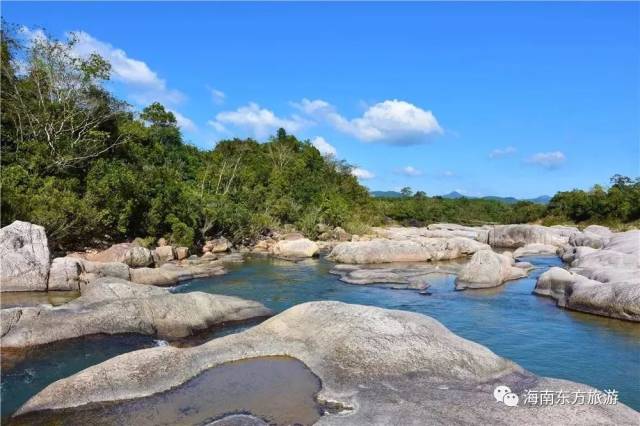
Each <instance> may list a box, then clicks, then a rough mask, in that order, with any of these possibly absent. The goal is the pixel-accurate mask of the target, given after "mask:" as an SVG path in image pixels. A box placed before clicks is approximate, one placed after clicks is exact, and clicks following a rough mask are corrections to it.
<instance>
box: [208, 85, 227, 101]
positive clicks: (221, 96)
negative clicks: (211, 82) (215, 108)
mask: <svg viewBox="0 0 640 426" xmlns="http://www.w3.org/2000/svg"><path fill="white" fill-rule="evenodd" d="M207 89H209V93H210V94H211V100H212V101H213V103H214V104H217V105H221V104H223V103H224V101H225V99H226V98H227V95H226V94H225V93H224V92H223V91H222V90H218V89H214V88H213V87H207Z"/></svg>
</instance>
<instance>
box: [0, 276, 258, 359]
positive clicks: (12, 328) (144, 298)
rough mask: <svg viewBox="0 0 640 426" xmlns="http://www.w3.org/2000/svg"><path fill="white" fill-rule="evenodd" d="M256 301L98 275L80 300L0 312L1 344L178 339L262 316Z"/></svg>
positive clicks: (12, 346) (16, 346)
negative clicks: (100, 337) (116, 337)
mask: <svg viewBox="0 0 640 426" xmlns="http://www.w3.org/2000/svg"><path fill="white" fill-rule="evenodd" d="M269 314H270V311H269V310H268V309H267V308H265V307H264V306H263V305H262V304H261V303H258V302H253V301H249V300H243V299H240V298H237V297H231V296H220V295H212V294H207V293H201V292H194V293H187V294H172V293H169V292H168V291H167V290H164V289H160V288H157V287H150V286H141V285H138V284H134V283H131V282H127V281H124V280H118V279H114V278H100V279H97V280H94V281H92V282H91V283H89V284H88V285H86V286H85V287H83V289H82V294H81V296H80V297H79V298H77V299H75V300H73V301H71V302H69V303H66V304H64V305H60V306H58V307H51V306H50V305H40V306H37V307H29V308H10V309H2V310H1V311H0V315H1V319H2V337H1V338H0V343H1V344H2V347H3V348H27V347H32V346H37V345H43V344H46V343H51V342H56V341H60V340H66V339H72V338H76V337H80V336H87V335H94V334H121V333H138V334H146V335H152V336H157V337H159V338H163V339H167V338H179V337H185V336H188V335H190V334H192V333H194V332H195V331H198V330H203V329H206V328H209V327H211V326H212V325H215V324H219V323H222V322H226V321H238V320H246V319H249V318H254V317H264V316H267V315H269Z"/></svg>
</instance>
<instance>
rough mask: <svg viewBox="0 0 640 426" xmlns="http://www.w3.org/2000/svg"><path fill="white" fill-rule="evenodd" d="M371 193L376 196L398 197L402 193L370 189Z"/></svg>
mask: <svg viewBox="0 0 640 426" xmlns="http://www.w3.org/2000/svg"><path fill="white" fill-rule="evenodd" d="M371 195H373V196H374V197H376V198H400V197H402V194H400V193H399V192H398V191H371Z"/></svg>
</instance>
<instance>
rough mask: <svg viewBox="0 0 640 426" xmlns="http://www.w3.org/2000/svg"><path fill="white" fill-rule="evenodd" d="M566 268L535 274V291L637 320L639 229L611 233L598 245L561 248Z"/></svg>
mask: <svg viewBox="0 0 640 426" xmlns="http://www.w3.org/2000/svg"><path fill="white" fill-rule="evenodd" d="M562 258H563V260H565V261H568V262H570V270H569V271H566V270H563V269H561V268H551V269H550V270H549V271H547V272H545V273H544V274H542V275H541V276H540V277H539V278H538V282H537V283H536V288H535V289H534V293H535V294H539V295H543V296H549V297H553V298H554V299H556V301H557V303H558V306H560V307H565V308H567V309H572V310H576V311H581V312H587V313H591V314H596V315H602V316H607V317H611V318H618V319H623V320H628V321H637V322H640V231H628V232H620V233H614V234H611V235H610V236H609V237H608V240H607V243H606V244H605V245H604V247H603V248H602V249H599V250H597V249H594V248H592V247H575V248H573V249H565V250H564V251H563V252H562Z"/></svg>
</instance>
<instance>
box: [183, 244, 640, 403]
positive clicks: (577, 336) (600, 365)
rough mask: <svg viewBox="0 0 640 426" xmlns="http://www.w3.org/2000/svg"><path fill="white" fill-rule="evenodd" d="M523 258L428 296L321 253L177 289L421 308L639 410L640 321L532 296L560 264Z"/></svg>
mask: <svg viewBox="0 0 640 426" xmlns="http://www.w3.org/2000/svg"><path fill="white" fill-rule="evenodd" d="M525 260H527V261H529V262H531V263H533V264H534V265H535V266H536V267H538V269H536V270H534V271H533V272H532V273H531V274H530V275H529V277H527V278H523V279H520V280H517V281H513V282H511V283H507V284H506V285H504V286H501V287H499V288H495V289H488V290H467V291H454V290H453V287H454V282H453V281H454V277H452V276H449V277H443V278H442V279H439V280H437V281H434V282H432V283H431V288H430V291H431V293H432V294H431V295H430V296H425V295H420V294H418V293H417V292H415V291H411V290H390V289H385V288H381V287H376V286H358V285H348V284H344V283H342V282H340V281H338V279H337V277H336V276H334V275H330V274H329V270H330V269H331V267H332V264H331V263H330V262H327V261H324V260H321V259H320V260H309V261H304V262H300V263H291V262H285V261H279V260H274V259H255V260H250V261H248V262H246V263H245V264H243V265H238V266H237V267H233V268H232V269H231V271H230V273H229V274H228V275H225V276H222V277H215V278H207V279H198V280H193V281H191V282H189V283H187V284H185V285H182V286H180V287H177V288H176V289H175V291H176V292H190V291H204V292H209V293H219V294H227V295H233V296H239V297H243V298H247V299H254V300H258V301H260V302H262V303H264V304H265V305H266V306H268V307H269V308H271V309H273V310H275V311H277V312H279V311H282V310H284V309H287V308H289V307H291V306H293V305H296V304H298V303H303V302H308V301H313V300H339V301H342V302H347V303H358V304H363V305H373V306H380V307H383V308H389V309H403V310H407V311H413V312H418V313H421V314H425V315H429V316H432V317H434V318H436V319H437V320H439V321H440V322H442V323H443V324H444V325H445V326H447V327H448V328H449V329H450V330H451V331H453V332H454V333H456V334H458V335H460V336H462V337H465V338H467V339H470V340H473V341H475V342H478V343H481V344H483V345H485V346H487V347H489V348H490V349H491V350H493V351H494V352H495V353H497V354H499V355H501V356H503V357H506V358H509V359H512V360H513V361H515V362H517V363H518V364H520V365H521V366H523V367H524V368H526V369H527V370H529V371H532V372H534V373H536V374H538V375H541V376H549V377H556V378H562V379H567V380H572V381H576V382H582V383H587V384H589V385H591V386H594V387H595V388H598V389H601V390H603V389H616V390H617V391H618V392H619V396H620V400H621V401H622V402H624V403H626V404H628V405H629V406H631V407H633V408H635V409H636V410H640V325H638V324H634V323H629V322H624V321H619V320H613V319H607V318H603V317H598V316H594V315H588V314H581V313H577V312H571V311H567V310H564V309H560V308H558V307H557V306H556V305H555V301H553V300H551V299H548V298H543V297H539V296H535V295H533V294H531V291H532V290H533V287H534V286H535V282H536V278H537V277H538V275H540V274H541V273H542V272H544V271H545V270H546V269H548V268H549V267H551V266H561V265H562V262H561V261H560V260H559V259H558V258H557V257H555V256H554V257H529V258H526V259H525Z"/></svg>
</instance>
